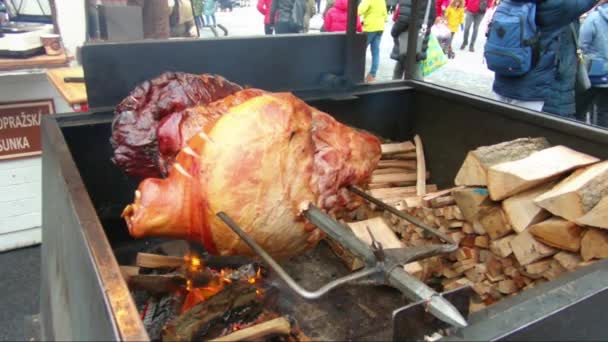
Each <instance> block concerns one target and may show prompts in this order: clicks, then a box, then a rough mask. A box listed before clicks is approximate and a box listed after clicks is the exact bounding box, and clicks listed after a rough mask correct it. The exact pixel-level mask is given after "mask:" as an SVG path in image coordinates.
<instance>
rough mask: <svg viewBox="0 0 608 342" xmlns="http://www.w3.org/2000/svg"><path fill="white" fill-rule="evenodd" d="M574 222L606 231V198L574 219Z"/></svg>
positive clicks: (607, 217) (607, 219) (607, 210)
mask: <svg viewBox="0 0 608 342" xmlns="http://www.w3.org/2000/svg"><path fill="white" fill-rule="evenodd" d="M575 222H576V223H578V224H582V225H585V226H591V227H598V228H604V229H608V196H606V197H604V198H602V199H601V200H600V202H599V203H598V204H597V205H596V206H595V207H593V209H591V210H590V211H589V212H587V213H586V214H585V215H584V216H581V217H579V218H578V219H576V220H575Z"/></svg>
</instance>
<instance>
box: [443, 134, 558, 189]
mask: <svg viewBox="0 0 608 342" xmlns="http://www.w3.org/2000/svg"><path fill="white" fill-rule="evenodd" d="M548 147H549V143H548V142H547V140H546V139H545V138H521V139H516V140H513V141H507V142H503V143H500V144H496V145H491V146H482V147H479V148H477V149H476V150H474V151H470V152H469V153H468V154H467V156H466V158H465V160H464V163H463V164H462V166H461V167H460V170H459V171H458V174H457V175H456V179H455V180H454V184H456V185H468V186H485V185H487V170H488V168H489V167H491V166H493V165H496V164H499V163H504V162H510V161H514V160H518V159H523V158H525V157H527V156H529V155H530V154H532V153H534V152H536V151H540V150H542V149H545V148H548Z"/></svg>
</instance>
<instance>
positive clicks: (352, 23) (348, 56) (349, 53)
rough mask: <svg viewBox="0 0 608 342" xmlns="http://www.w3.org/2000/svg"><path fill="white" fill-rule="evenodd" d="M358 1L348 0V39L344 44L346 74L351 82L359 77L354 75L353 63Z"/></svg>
mask: <svg viewBox="0 0 608 342" xmlns="http://www.w3.org/2000/svg"><path fill="white" fill-rule="evenodd" d="M357 3H358V1H357V0H350V1H348V17H347V22H346V24H347V25H346V40H345V44H344V76H345V78H346V79H347V80H348V81H349V83H354V82H353V81H354V80H356V79H357V77H356V75H354V63H353V58H354V56H355V51H354V49H355V38H356V35H357ZM364 53H365V52H364ZM361 76H362V75H361Z"/></svg>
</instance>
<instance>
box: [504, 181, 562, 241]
mask: <svg viewBox="0 0 608 342" xmlns="http://www.w3.org/2000/svg"><path fill="white" fill-rule="evenodd" d="M553 185H554V183H549V184H546V185H543V186H540V187H536V188H534V189H530V190H528V191H524V192H522V193H520V194H517V195H515V196H511V197H509V198H507V199H506V200H504V201H503V202H502V209H503V210H504V211H505V214H506V215H507V219H508V220H509V223H511V226H512V227H513V230H515V231H516V232H518V233H521V232H523V231H524V230H526V228H528V227H529V226H531V225H533V224H535V223H538V222H541V221H543V220H545V219H547V218H549V217H550V216H551V214H549V212H548V211H546V210H544V209H543V208H541V207H540V206H538V205H537V204H536V203H534V200H535V199H536V198H537V197H538V196H540V195H542V194H544V193H545V192H547V191H549V190H551V188H552V187H553Z"/></svg>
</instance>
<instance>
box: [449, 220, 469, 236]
mask: <svg viewBox="0 0 608 342" xmlns="http://www.w3.org/2000/svg"><path fill="white" fill-rule="evenodd" d="M447 226H448V228H462V227H463V226H464V222H462V221H448V222H447ZM465 233H466V232H465Z"/></svg>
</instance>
